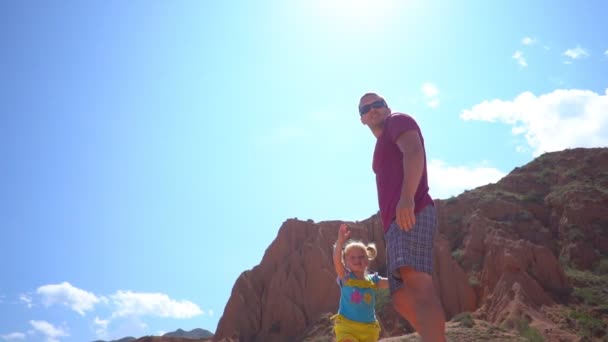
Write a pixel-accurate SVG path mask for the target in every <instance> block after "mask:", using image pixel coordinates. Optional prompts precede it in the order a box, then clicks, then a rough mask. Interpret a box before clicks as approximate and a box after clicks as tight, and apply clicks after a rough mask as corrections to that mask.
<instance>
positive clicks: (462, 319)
mask: <svg viewBox="0 0 608 342" xmlns="http://www.w3.org/2000/svg"><path fill="white" fill-rule="evenodd" d="M452 321H454V322H458V323H460V325H461V326H463V327H467V328H472V327H473V326H474V325H475V321H474V320H473V317H472V316H471V313H470V312H468V311H464V312H461V313H459V314H457V315H456V316H454V317H453V318H452Z"/></svg>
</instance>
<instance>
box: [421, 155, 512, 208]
mask: <svg viewBox="0 0 608 342" xmlns="http://www.w3.org/2000/svg"><path fill="white" fill-rule="evenodd" d="M427 172H428V174H429V188H430V193H431V195H432V196H433V198H441V199H445V198H449V197H451V196H457V195H459V194H460V193H462V192H463V191H464V190H470V189H474V188H476V187H479V186H482V185H486V184H490V183H496V182H497V181H499V180H500V179H501V178H503V177H504V176H505V173H504V172H502V171H500V170H498V169H496V168H492V167H489V166H486V165H481V166H450V165H446V164H445V163H444V162H443V161H441V160H431V161H430V162H429V163H428V165H427Z"/></svg>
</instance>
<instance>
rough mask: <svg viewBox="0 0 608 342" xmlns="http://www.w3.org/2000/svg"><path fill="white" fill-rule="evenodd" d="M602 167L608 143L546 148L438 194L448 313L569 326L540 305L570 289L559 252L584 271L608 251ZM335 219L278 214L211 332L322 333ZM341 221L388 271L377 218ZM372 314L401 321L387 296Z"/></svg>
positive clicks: (389, 328) (334, 298) (238, 336)
mask: <svg viewBox="0 0 608 342" xmlns="http://www.w3.org/2000/svg"><path fill="white" fill-rule="evenodd" d="M604 170H608V149H576V150H567V151H563V152H558V153H550V154H545V155H543V156H541V157H539V158H537V159H536V160H534V161H533V162H531V163H530V164H528V165H526V166H524V167H521V168H516V169H515V170H513V172H511V173H510V174H509V175H508V176H507V177H505V178H504V179H502V180H501V181H499V182H498V183H496V184H490V185H487V186H484V187H480V188H478V189H475V190H472V191H466V192H465V193H463V194H461V195H460V196H458V197H456V198H451V199H448V200H439V201H436V206H437V208H438V212H439V234H438V236H437V237H436V249H435V254H434V256H435V271H434V280H435V287H436V289H437V290H438V293H439V295H440V297H441V301H442V303H443V307H444V310H445V312H446V316H447V318H448V319H449V318H451V317H452V316H454V315H455V314H457V313H460V312H463V311H471V312H475V313H474V315H475V317H477V318H481V319H484V320H487V321H489V322H492V323H496V324H500V325H504V326H514V325H516V324H517V323H518V322H521V320H525V321H526V322H528V323H529V324H530V325H531V326H535V327H539V329H540V330H541V332H542V333H543V335H544V336H545V337H547V338H553V337H554V338H555V339H556V340H560V339H562V338H563V339H565V340H568V338H570V337H572V336H574V335H572V334H570V333H569V332H566V331H563V330H562V328H560V327H557V326H555V324H554V323H552V321H551V320H550V319H548V318H547V312H548V311H550V310H548V308H551V307H553V306H554V305H555V303H556V302H560V301H563V300H565V299H567V298H569V293H570V291H571V286H570V284H569V282H568V280H567V278H566V276H565V275H564V271H563V269H562V265H561V264H560V260H562V261H563V262H569V263H571V264H573V265H576V266H578V267H581V268H583V269H591V268H592V267H594V266H595V265H596V264H597V262H598V260H599V258H600V257H601V256H606V255H608V231H607V230H606V227H607V223H608V215H607V214H606V213H605V212H604V209H605V208H607V207H608V171H604ZM340 223H341V222H338V221H332V222H321V223H314V222H312V221H306V222H303V221H298V220H287V221H286V222H284V223H283V225H282V226H281V228H280V229H279V233H278V235H277V238H276V239H275V240H274V241H273V242H272V244H271V245H270V246H269V247H268V249H267V250H266V253H265V255H264V257H263V259H262V261H261V263H260V265H259V266H256V267H254V268H253V269H252V270H251V271H246V272H244V273H243V274H242V275H241V276H240V277H239V278H238V279H237V281H236V283H235V285H234V287H233V291H232V295H231V297H230V299H229V301H228V303H227V305H226V308H225V310H224V314H223V316H222V318H221V319H220V322H219V324H218V327H217V330H216V334H215V337H214V338H215V340H216V341H219V340H225V341H228V340H238V341H270V342H272V341H297V340H299V339H302V338H304V336H308V337H310V336H311V334H312V335H314V334H315V332H318V333H319V334H327V333H328V331H330V329H329V328H328V326H327V325H328V324H330V323H328V322H329V321H328V319H327V317H328V315H330V314H331V313H335V311H336V309H337V305H338V298H339V289H338V286H337V285H336V283H335V274H334V270H333V265H332V258H331V253H332V245H333V243H334V241H335V238H336V234H337V230H338V226H339V224H340ZM348 224H349V226H350V227H351V228H352V230H353V238H358V239H362V240H364V241H374V242H376V244H377V245H378V249H379V252H380V253H379V256H378V259H377V261H376V262H374V263H372V265H371V268H372V269H375V270H378V271H379V272H380V274H382V275H386V265H385V254H384V243H383V240H382V234H383V233H382V228H381V225H380V222H379V219H378V217H377V216H372V217H371V218H369V219H367V220H365V221H363V222H356V223H352V222H349V223H348ZM378 316H379V318H380V320H381V323H382V325H383V328H384V334H385V336H386V334H388V335H390V336H395V335H400V334H403V333H405V332H407V330H408V329H409V327H408V325H407V323H404V322H403V320H402V319H400V318H399V317H398V315H396V313H395V312H394V310H392V308H391V307H390V305H387V306H386V307H385V308H384V309H383V310H382V311H381V312H379V314H378ZM319 322H324V323H319ZM315 324H325V325H324V328H317V329H315V328H314V325H315ZM328 329H329V330H328ZM305 332H306V334H305ZM560 336H561V337H560ZM564 336H565V337H564Z"/></svg>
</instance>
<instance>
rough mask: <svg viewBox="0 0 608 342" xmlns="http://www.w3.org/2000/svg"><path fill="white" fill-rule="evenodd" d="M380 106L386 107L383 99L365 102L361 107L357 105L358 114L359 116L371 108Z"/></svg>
mask: <svg viewBox="0 0 608 342" xmlns="http://www.w3.org/2000/svg"><path fill="white" fill-rule="evenodd" d="M382 107H386V102H384V100H378V101H375V102H372V103H370V104H367V105H365V106H363V107H359V114H360V115H361V116H363V115H365V114H367V112H369V111H370V110H371V109H372V108H374V109H375V108H382Z"/></svg>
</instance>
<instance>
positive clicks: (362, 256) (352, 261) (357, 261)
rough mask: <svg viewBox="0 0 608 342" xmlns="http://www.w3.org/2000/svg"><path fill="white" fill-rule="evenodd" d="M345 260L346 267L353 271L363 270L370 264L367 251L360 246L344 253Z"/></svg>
mask: <svg viewBox="0 0 608 342" xmlns="http://www.w3.org/2000/svg"><path fill="white" fill-rule="evenodd" d="M344 262H345V263H346V267H347V268H348V269H349V270H351V271H352V272H363V271H365V269H366V268H367V266H368V265H369V260H367V254H366V253H365V251H364V250H363V249H361V248H358V247H351V248H350V249H349V250H348V252H347V253H346V255H344Z"/></svg>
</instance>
